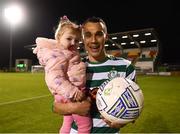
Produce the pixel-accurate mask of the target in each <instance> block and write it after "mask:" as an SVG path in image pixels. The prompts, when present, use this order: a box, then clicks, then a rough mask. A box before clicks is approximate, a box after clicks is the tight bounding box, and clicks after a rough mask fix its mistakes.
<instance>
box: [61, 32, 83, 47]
mask: <svg viewBox="0 0 180 134" xmlns="http://www.w3.org/2000/svg"><path fill="white" fill-rule="evenodd" d="M80 37H81V33H80V32H78V31H75V30H73V29H65V30H64V32H63V33H62V35H61V36H60V38H59V44H60V45H59V47H60V48H61V49H65V50H67V49H68V50H76V49H77V47H78V46H79V41H80Z"/></svg>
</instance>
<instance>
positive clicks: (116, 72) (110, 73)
mask: <svg viewBox="0 0 180 134" xmlns="http://www.w3.org/2000/svg"><path fill="white" fill-rule="evenodd" d="M116 77H118V71H116V70H111V71H110V72H109V73H108V78H109V80H112V79H113V78H116Z"/></svg>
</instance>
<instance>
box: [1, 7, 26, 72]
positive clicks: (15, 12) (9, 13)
mask: <svg viewBox="0 0 180 134" xmlns="http://www.w3.org/2000/svg"><path fill="white" fill-rule="evenodd" d="M4 16H5V18H6V19H7V21H8V22H9V25H10V41H9V43H10V51H9V70H10V71H12V48H13V40H12V39H13V28H14V27H15V25H17V24H19V23H20V22H21V21H22V19H23V12H22V9H21V8H20V6H18V5H10V6H8V7H7V8H5V9H4Z"/></svg>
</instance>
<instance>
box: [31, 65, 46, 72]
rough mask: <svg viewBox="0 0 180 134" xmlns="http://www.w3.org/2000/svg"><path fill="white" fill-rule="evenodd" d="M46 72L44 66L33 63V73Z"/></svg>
mask: <svg viewBox="0 0 180 134" xmlns="http://www.w3.org/2000/svg"><path fill="white" fill-rule="evenodd" d="M42 72H44V67H43V66H41V65H32V66H31V73H42Z"/></svg>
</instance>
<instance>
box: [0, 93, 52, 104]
mask: <svg viewBox="0 0 180 134" xmlns="http://www.w3.org/2000/svg"><path fill="white" fill-rule="evenodd" d="M48 96H51V95H42V96H37V97H32V98H26V99H20V100H16V101H9V102H3V103H0V106H2V105H7V104H13V103H19V102H24V101H29V100H35V99H40V98H44V97H48Z"/></svg>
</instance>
